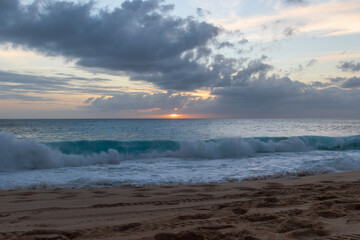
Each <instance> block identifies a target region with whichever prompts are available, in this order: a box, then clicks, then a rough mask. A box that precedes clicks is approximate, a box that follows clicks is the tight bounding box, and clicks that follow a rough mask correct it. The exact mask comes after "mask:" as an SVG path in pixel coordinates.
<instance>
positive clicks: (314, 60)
mask: <svg viewBox="0 0 360 240" xmlns="http://www.w3.org/2000/svg"><path fill="white" fill-rule="evenodd" d="M317 62H318V60H316V59H311V60H310V61H309V62H308V63H307V64H306V67H307V68H308V67H312V66H314V65H315V64H316V63H317Z"/></svg>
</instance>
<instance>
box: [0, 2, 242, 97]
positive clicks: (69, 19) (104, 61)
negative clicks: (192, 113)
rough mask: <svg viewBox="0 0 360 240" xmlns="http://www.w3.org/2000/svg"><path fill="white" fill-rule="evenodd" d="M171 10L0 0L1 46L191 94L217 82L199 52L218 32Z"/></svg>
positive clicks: (157, 5)
mask: <svg viewBox="0 0 360 240" xmlns="http://www.w3.org/2000/svg"><path fill="white" fill-rule="evenodd" d="M173 7H174V6H173V5H166V4H164V3H163V2H162V1H161V0H148V1H147V0H133V1H125V2H123V3H122V4H121V7H119V8H115V9H114V10H111V11H110V10H99V11H96V8H95V6H94V3H93V2H92V1H91V2H87V3H71V2H67V1H47V0H44V1H34V2H33V3H32V4H30V5H22V4H20V2H19V0H2V1H0V42H2V43H12V44H14V45H15V46H22V47H25V48H28V49H32V50H36V51H38V52H41V53H43V54H45V55H51V56H64V57H65V58H68V59H73V60H75V62H76V64H77V65H78V66H81V67H86V68H102V69H106V70H109V71H124V72H126V74H127V75H129V76H130V77H131V79H132V80H145V81H148V82H151V83H153V84H155V85H157V86H159V87H160V88H163V89H175V90H193V89H197V88H201V87H208V86H210V85H211V82H218V81H220V80H221V79H222V78H223V76H224V75H225V73H224V72H223V69H222V68H219V66H216V67H217V68H216V71H215V70H213V69H214V66H213V63H212V58H211V59H209V58H210V56H211V55H209V54H208V55H207V56H204V55H202V53H201V49H202V48H203V47H204V46H207V45H208V44H210V43H212V42H213V41H215V39H216V37H217V36H218V35H219V34H220V32H221V31H222V30H221V29H220V28H219V27H216V26H214V25H212V24H209V23H206V22H202V21H199V20H196V19H195V18H194V17H187V18H180V17H176V16H172V15H170V14H169V11H171V10H172V9H173ZM225 45H226V44H225ZM199 49H200V50H199ZM228 70H229V69H228V68H227V66H225V71H228ZM235 71H236V70H235V69H233V72H232V73H234V72H235ZM227 77H228V76H227Z"/></svg>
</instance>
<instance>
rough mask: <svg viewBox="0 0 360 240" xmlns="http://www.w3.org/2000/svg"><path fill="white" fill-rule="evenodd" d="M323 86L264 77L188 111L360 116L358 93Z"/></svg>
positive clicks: (220, 93)
mask: <svg viewBox="0 0 360 240" xmlns="http://www.w3.org/2000/svg"><path fill="white" fill-rule="evenodd" d="M322 87H325V88H322V89H318V88H317V86H312V85H308V84H304V83H301V82H297V81H292V80H291V79H289V78H287V77H285V78H280V77H277V76H271V77H265V76H260V77H259V78H253V79H251V80H249V81H247V83H246V84H245V85H242V86H231V87H230V86H227V87H222V88H217V89H215V90H213V92H212V94H213V95H215V98H214V99H212V100H207V101H203V102H198V103H197V104H195V105H194V106H193V107H191V108H189V109H188V110H189V111H191V112H192V113H204V112H212V113H217V114H218V115H225V116H229V117H241V118H258V117H259V118H264V117H269V118H278V117H280V118H281V117H285V118H312V117H320V118H324V117H329V118H334V117H335V118H336V117H344V118H359V117H360V105H359V104H358V102H359V101H360V94H359V91H358V90H355V89H350V90H344V89H341V88H338V87H327V86H322Z"/></svg>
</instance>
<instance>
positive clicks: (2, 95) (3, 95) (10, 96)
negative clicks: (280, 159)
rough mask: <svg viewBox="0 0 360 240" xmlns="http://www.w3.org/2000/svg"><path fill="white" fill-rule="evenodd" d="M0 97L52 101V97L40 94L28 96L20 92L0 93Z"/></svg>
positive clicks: (27, 100)
mask: <svg viewBox="0 0 360 240" xmlns="http://www.w3.org/2000/svg"><path fill="white" fill-rule="evenodd" d="M0 99H16V100H21V101H24V102H40V101H46V102H49V101H54V100H55V99H53V98H46V97H40V96H29V95H22V94H6V93H5V94H4V93H1V94H0Z"/></svg>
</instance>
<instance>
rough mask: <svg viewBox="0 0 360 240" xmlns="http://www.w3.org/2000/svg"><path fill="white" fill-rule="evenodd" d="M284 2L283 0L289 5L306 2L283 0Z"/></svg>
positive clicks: (302, 0) (304, 2)
mask: <svg viewBox="0 0 360 240" xmlns="http://www.w3.org/2000/svg"><path fill="white" fill-rule="evenodd" d="M284 2H285V3H286V4H291V5H297V4H307V2H306V1H304V0H285V1H284Z"/></svg>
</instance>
